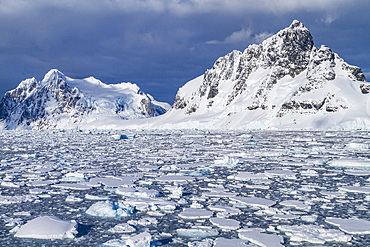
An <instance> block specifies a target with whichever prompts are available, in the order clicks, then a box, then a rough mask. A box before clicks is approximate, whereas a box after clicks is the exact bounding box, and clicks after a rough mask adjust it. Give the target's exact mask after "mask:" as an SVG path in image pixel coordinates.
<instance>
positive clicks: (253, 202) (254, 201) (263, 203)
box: [230, 196, 276, 207]
mask: <svg viewBox="0 0 370 247" xmlns="http://www.w3.org/2000/svg"><path fill="white" fill-rule="evenodd" d="M230 200H231V201H233V202H237V203H240V204H245V205H248V206H252V207H271V206H273V205H275V204H276V202H275V201H272V200H269V199H265V198H258V197H242V196H235V197H231V198H230Z"/></svg>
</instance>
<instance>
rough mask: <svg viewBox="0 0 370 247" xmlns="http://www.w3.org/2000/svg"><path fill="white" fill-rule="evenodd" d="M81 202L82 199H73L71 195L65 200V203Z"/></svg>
mask: <svg viewBox="0 0 370 247" xmlns="http://www.w3.org/2000/svg"><path fill="white" fill-rule="evenodd" d="M82 201H83V199H82V198H78V197H75V196H72V195H69V196H67V198H66V202H82Z"/></svg>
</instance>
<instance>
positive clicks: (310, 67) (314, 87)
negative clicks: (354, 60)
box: [153, 20, 370, 129]
mask: <svg viewBox="0 0 370 247" xmlns="http://www.w3.org/2000/svg"><path fill="white" fill-rule="evenodd" d="M369 92H370V83H368V82H367V81H366V78H365V76H364V74H363V73H362V71H361V69H360V68H358V67H356V66H351V65H349V64H347V63H346V62H345V61H344V60H343V59H342V58H340V57H339V55H337V54H336V53H334V52H333V51H332V50H331V49H330V48H329V47H327V46H321V47H320V48H318V47H316V46H315V45H314V42H313V38H312V36H311V33H310V31H309V30H308V29H307V28H306V27H305V26H304V25H303V24H302V23H301V22H299V21H296V20H295V21H293V23H292V24H291V25H290V26H289V27H288V28H285V29H283V30H281V31H279V32H278V33H277V34H276V35H273V36H272V37H270V38H268V39H266V40H265V41H263V42H262V44H259V45H255V44H254V45H250V46H249V47H248V48H246V49H245V50H244V52H240V51H235V50H234V51H232V52H231V53H229V54H227V55H226V56H224V57H220V58H219V59H218V60H217V61H216V62H215V64H214V66H213V67H212V68H211V69H209V70H207V71H206V72H205V73H204V74H203V75H202V76H199V77H197V78H195V79H194V80H192V81H189V82H188V83H186V84H185V85H184V86H183V87H181V88H180V89H179V90H178V92H177V95H176V98H175V102H174V105H173V107H172V109H171V111H169V112H167V113H166V114H165V115H163V116H162V117H160V119H161V120H160V121H158V120H156V122H155V123H153V124H154V125H157V126H158V127H160V126H166V127H168V128H173V127H176V128H182V127H184V128H186V127H191V128H231V129H233V128H245V129H250V128H253V129H260V128H262V129H266V128H278V129H284V128H293V129H295V128H306V129H307V128H309V129H338V128H339V129H340V128H344V129H352V128H360V129H364V128H370V94H369Z"/></svg>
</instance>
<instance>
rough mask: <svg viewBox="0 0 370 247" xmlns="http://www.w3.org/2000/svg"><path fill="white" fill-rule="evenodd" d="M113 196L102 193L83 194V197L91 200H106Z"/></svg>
mask: <svg viewBox="0 0 370 247" xmlns="http://www.w3.org/2000/svg"><path fill="white" fill-rule="evenodd" d="M112 197H113V196H103V195H90V194H85V199H87V200H92V201H106V200H109V199H111V198H112Z"/></svg>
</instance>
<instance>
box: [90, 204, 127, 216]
mask: <svg viewBox="0 0 370 247" xmlns="http://www.w3.org/2000/svg"><path fill="white" fill-rule="evenodd" d="M86 213H87V214H89V215H92V216H99V217H106V218H110V217H112V218H117V217H127V216H131V215H133V214H134V208H133V207H132V206H131V205H129V204H126V203H124V202H123V201H118V202H111V201H103V202H101V201H100V202H97V203H95V204H93V205H92V206H91V207H90V208H89V209H88V210H87V211H86Z"/></svg>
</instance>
